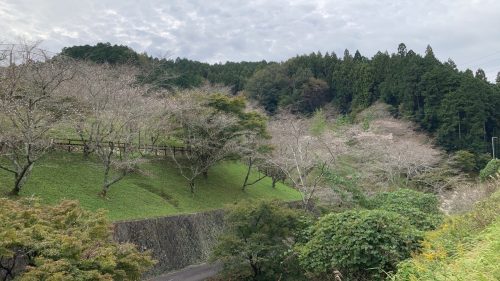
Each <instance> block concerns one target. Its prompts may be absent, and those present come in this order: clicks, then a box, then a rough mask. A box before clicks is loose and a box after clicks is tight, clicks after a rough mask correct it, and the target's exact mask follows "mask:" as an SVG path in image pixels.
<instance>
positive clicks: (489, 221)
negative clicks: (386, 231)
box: [388, 179, 500, 281]
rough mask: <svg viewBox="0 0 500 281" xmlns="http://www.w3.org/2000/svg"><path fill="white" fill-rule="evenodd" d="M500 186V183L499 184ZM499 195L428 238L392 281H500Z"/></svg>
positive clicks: (445, 225) (476, 206)
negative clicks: (499, 252)
mask: <svg viewBox="0 0 500 281" xmlns="http://www.w3.org/2000/svg"><path fill="white" fill-rule="evenodd" d="M497 183H500V179H498V180H497ZM499 213H500V192H496V193H494V194H493V195H492V196H491V197H490V198H488V199H486V200H484V201H482V202H479V203H477V204H476V205H475V207H474V209H473V210H472V211H471V212H469V213H467V214H464V215H460V216H456V217H450V218H448V219H447V220H446V221H445V222H444V223H443V224H442V225H441V226H440V227H439V228H438V229H436V230H434V231H429V232H427V233H426V234H425V238H424V241H423V242H422V249H421V251H420V252H419V254H418V255H416V256H414V257H413V258H412V259H409V260H406V261H403V262H401V263H400V264H399V265H398V270H397V273H396V274H394V275H392V276H390V278H389V279H388V280H392V281H407V280H419V281H427V280H428V281H455V280H457V281H458V280H485V281H490V280H491V281H493V280H499V279H498V278H499V277H500V267H499V255H498V250H499V249H500V248H499V247H500V239H499V236H498V233H499V232H498V231H499V230H500V220H498V214H499Z"/></svg>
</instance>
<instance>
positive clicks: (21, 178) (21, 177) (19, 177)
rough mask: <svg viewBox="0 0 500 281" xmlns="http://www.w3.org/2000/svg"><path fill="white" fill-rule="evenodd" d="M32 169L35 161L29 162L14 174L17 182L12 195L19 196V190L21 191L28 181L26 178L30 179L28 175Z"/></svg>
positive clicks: (11, 192)
mask: <svg viewBox="0 0 500 281" xmlns="http://www.w3.org/2000/svg"><path fill="white" fill-rule="evenodd" d="M32 169H33V163H28V164H27V165H26V166H24V167H23V169H22V170H21V171H20V172H18V173H15V174H14V177H15V182H14V188H13V189H12V190H11V191H10V194H11V195H14V196H19V192H21V189H22V188H23V186H24V184H25V183H26V180H27V179H28V176H29V175H30V173H31V170H32Z"/></svg>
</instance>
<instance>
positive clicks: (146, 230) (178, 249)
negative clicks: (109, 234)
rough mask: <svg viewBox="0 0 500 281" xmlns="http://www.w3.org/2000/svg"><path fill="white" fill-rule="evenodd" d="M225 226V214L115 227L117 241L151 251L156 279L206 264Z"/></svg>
mask: <svg viewBox="0 0 500 281" xmlns="http://www.w3.org/2000/svg"><path fill="white" fill-rule="evenodd" d="M223 226H224V212H223V210H215V211H208V212H204V213H197V214H188V215H178V216H171V217H161V218H152V219H144V220H136V221H122V222H116V223H114V238H115V240H116V241H118V242H131V243H134V244H136V245H137V247H138V248H139V249H140V250H151V251H152V253H153V258H154V259H155V260H157V261H158V263H157V264H156V265H155V266H154V267H153V268H152V269H151V270H150V271H149V272H148V273H147V274H146V276H153V275H157V274H160V273H164V272H167V271H172V270H176V269H181V268H184V267H186V266H188V265H192V264H197V263H201V262H205V261H207V259H208V257H209V255H210V252H211V249H212V247H213V246H214V245H215V244H216V242H217V237H218V235H219V234H220V233H221V232H222V230H223Z"/></svg>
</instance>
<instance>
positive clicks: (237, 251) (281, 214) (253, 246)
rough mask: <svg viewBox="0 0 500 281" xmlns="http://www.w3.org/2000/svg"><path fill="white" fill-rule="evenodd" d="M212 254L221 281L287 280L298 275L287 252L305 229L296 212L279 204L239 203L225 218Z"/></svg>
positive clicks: (273, 202) (298, 271) (262, 202)
mask: <svg viewBox="0 0 500 281" xmlns="http://www.w3.org/2000/svg"><path fill="white" fill-rule="evenodd" d="M226 227H227V229H226V233H225V234H224V235H223V236H222V237H221V238H220V242H219V244H218V245H217V246H216V248H215V250H214V252H213V259H217V260H220V261H222V263H223V266H224V269H223V272H222V275H223V277H222V278H223V279H224V280H276V279H279V278H281V279H282V280H290V278H291V276H296V275H298V274H300V270H299V268H298V266H297V260H296V258H295V256H294V255H293V253H292V251H291V249H292V245H293V243H294V241H295V238H296V237H298V235H299V233H300V232H301V230H302V229H304V228H305V227H304V226H303V220H302V218H301V215H300V213H299V211H298V210H294V209H291V208H289V207H287V206H284V204H283V203H281V202H279V201H261V202H258V203H256V202H250V201H248V202H240V203H238V204H237V205H235V206H232V207H231V208H230V210H229V214H228V215H227V217H226Z"/></svg>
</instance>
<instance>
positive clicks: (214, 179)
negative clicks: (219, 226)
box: [0, 152, 300, 221]
mask: <svg viewBox="0 0 500 281" xmlns="http://www.w3.org/2000/svg"><path fill="white" fill-rule="evenodd" d="M141 169H142V172H141V173H136V174H131V175H128V176H127V177H125V178H124V179H123V180H122V181H120V182H118V183H117V184H115V185H113V186H111V190H110V191H109V193H108V197H107V198H101V197H99V196H98V193H99V191H100V188H101V183H102V180H103V169H102V167H101V165H100V164H99V162H97V161H95V160H93V159H90V160H84V159H83V157H82V155H81V154H80V153H64V152H53V153H51V154H49V155H47V156H45V157H44V158H43V159H42V160H40V162H39V163H38V164H37V165H36V166H35V168H34V169H33V174H32V176H31V177H30V178H29V180H28V182H27V183H26V186H25V187H24V189H23V190H22V192H21V196H23V197H28V196H35V197H39V198H40V199H41V200H42V202H44V203H47V204H56V203H58V202H60V201H61V200H63V199H71V200H79V201H80V204H81V205H82V206H83V207H84V208H86V209H89V210H97V209H100V208H103V209H106V210H108V212H109V213H108V215H109V218H110V219H111V220H114V221H116V220H128V219H138V218H147V217H156V216H165V215H172V214H179V213H193V212H199V211H204V210H210V209H216V208H221V207H224V205H226V204H231V203H234V202H237V201H239V200H242V199H262V198H276V199H282V200H298V199H300V195H299V193H298V192H297V191H295V190H293V189H291V188H289V187H287V186H285V185H282V184H277V186H276V188H275V189H273V188H271V181H270V179H267V178H266V179H264V180H262V181H260V182H258V183H257V184H255V185H252V186H250V187H248V189H247V191H246V192H243V191H242V190H241V184H242V183H243V179H244V176H245V172H246V167H245V166H244V165H242V164H240V163H236V162H227V163H223V164H221V165H218V166H216V167H214V168H212V169H211V170H210V171H209V176H208V179H206V180H205V179H203V178H201V179H199V180H197V182H196V184H197V190H196V192H195V194H194V195H193V194H191V192H190V191H189V188H188V186H187V182H186V181H185V179H184V178H183V177H182V176H180V175H179V173H178V171H177V168H176V167H175V165H173V163H171V162H170V161H169V160H165V159H150V161H148V162H146V163H145V164H142V167H141ZM254 176H256V175H254ZM12 183H13V176H12V175H11V174H8V173H6V172H5V171H1V170H0V196H6V194H7V192H8V191H9V190H10V188H11V186H12Z"/></svg>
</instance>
